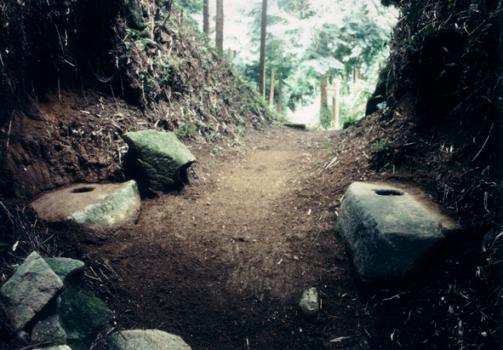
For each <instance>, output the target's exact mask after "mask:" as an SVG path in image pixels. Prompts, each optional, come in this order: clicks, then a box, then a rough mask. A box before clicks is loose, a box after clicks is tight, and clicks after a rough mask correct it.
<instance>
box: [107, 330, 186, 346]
mask: <svg viewBox="0 0 503 350" xmlns="http://www.w3.org/2000/svg"><path fill="white" fill-rule="evenodd" d="M108 344H109V349H110V350H138V349H149V350H191V347H190V346H189V345H187V343H185V341H183V339H182V338H181V337H179V336H177V335H174V334H170V333H166V332H163V331H159V330H140V329H136V330H128V331H120V332H115V333H113V334H112V335H111V336H110V337H109V342H108Z"/></svg>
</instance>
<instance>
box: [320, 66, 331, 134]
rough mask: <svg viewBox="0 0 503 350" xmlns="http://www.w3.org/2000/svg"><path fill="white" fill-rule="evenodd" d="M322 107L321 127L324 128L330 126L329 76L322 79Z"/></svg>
mask: <svg viewBox="0 0 503 350" xmlns="http://www.w3.org/2000/svg"><path fill="white" fill-rule="evenodd" d="M320 90H321V105H320V125H321V126H322V127H324V128H327V127H329V126H330V119H331V118H330V110H329V109H328V74H327V73H325V74H323V76H322V77H321V84H320Z"/></svg>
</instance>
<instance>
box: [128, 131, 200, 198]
mask: <svg viewBox="0 0 503 350" xmlns="http://www.w3.org/2000/svg"><path fill="white" fill-rule="evenodd" d="M123 138H124V140H125V141H126V143H127V144H128V146H129V150H128V153H127V154H126V157H125V164H124V166H125V168H126V172H127V173H128V175H129V176H131V177H132V178H135V179H137V181H138V183H139V184H140V187H141V189H142V190H144V191H146V192H153V193H160V192H166V191H169V190H172V189H173V187H175V186H177V185H179V184H183V183H184V182H185V181H186V176H187V174H186V172H187V169H188V168H189V167H190V165H191V164H192V163H194V162H195V161H196V158H195V157H194V156H193V155H192V153H191V152H190V151H189V149H188V148H187V147H186V146H185V145H184V144H183V143H182V142H180V141H179V140H178V138H177V137H176V135H175V134H174V133H172V132H162V131H156V130H144V131H136V132H129V133H127V134H125V135H124V136H123Z"/></svg>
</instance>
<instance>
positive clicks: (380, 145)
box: [370, 140, 390, 152]
mask: <svg viewBox="0 0 503 350" xmlns="http://www.w3.org/2000/svg"><path fill="white" fill-rule="evenodd" d="M389 146H390V145H389V143H387V142H385V141H382V140H379V141H376V142H374V143H371V144H370V150H371V151H372V152H383V151H386V150H387V149H388V148H389Z"/></svg>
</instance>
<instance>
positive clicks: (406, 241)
mask: <svg viewBox="0 0 503 350" xmlns="http://www.w3.org/2000/svg"><path fill="white" fill-rule="evenodd" d="M460 230H461V227H460V226H459V225H458V223H457V222H456V221H454V220H453V219H451V218H449V217H448V216H446V215H444V214H443V213H442V212H441V211H440V209H439V208H438V207H437V206H436V205H435V204H434V203H432V202H431V201H430V200H429V199H428V198H427V196H426V195H425V194H424V193H421V192H420V191H419V190H417V189H412V188H411V189H406V190H405V189H402V188H401V186H400V188H398V187H397V186H395V185H392V184H379V183H362V182H355V183H353V184H352V185H351V186H350V187H349V188H348V190H347V191H346V193H345V195H344V200H343V202H342V205H341V208H340V211H339V217H338V220H337V231H338V232H339V234H340V235H341V236H342V237H343V238H344V240H345V241H346V245H347V247H348V249H349V252H350V254H351V256H352V259H353V263H354V266H355V269H356V271H357V273H358V275H359V277H360V279H361V280H363V281H364V282H371V283H376V282H382V281H397V280H399V279H401V278H403V277H408V276H410V274H412V273H415V272H419V271H420V270H422V269H423V268H424V267H425V266H426V264H428V262H429V261H431V259H432V258H433V257H434V255H435V254H436V252H437V250H438V248H439V246H440V244H441V243H442V242H443V241H444V239H446V238H447V237H448V236H449V235H450V234H455V233H458V232H459V231H460Z"/></svg>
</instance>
